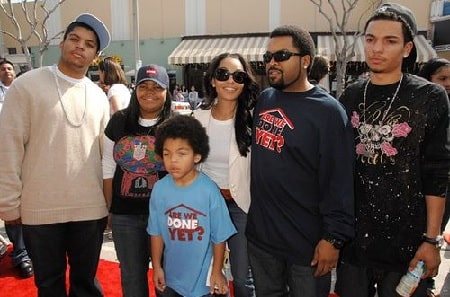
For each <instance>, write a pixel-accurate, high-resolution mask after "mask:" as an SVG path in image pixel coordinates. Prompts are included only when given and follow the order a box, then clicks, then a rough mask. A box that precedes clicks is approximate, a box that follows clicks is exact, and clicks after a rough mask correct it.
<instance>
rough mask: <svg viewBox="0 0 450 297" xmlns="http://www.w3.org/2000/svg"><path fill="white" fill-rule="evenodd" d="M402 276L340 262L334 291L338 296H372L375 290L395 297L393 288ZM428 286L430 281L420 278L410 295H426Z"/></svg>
mask: <svg viewBox="0 0 450 297" xmlns="http://www.w3.org/2000/svg"><path fill="white" fill-rule="evenodd" d="M405 273H406V270H405ZM402 276H403V273H399V272H391V271H385V270H381V269H372V268H367V267H358V266H355V265H351V264H349V263H346V262H341V263H340V264H339V266H338V268H337V281H336V286H335V291H336V293H338V294H339V296H340V297H373V296H374V294H375V292H377V293H378V296H379V297H397V296H398V294H397V293H396V292H395V288H396V287H397V285H398V283H399V282H400V279H401V277H402ZM375 285H376V288H375ZM428 287H430V282H429V281H428V280H422V281H421V282H420V283H419V286H418V287H417V288H416V290H415V291H414V294H413V295H411V296H412V297H423V296H427V288H428Z"/></svg>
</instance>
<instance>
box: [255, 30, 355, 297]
mask: <svg viewBox="0 0 450 297" xmlns="http://www.w3.org/2000/svg"><path fill="white" fill-rule="evenodd" d="M313 57H314V42H313V40H312V38H311V35H310V34H309V33H308V32H307V31H305V30H303V29H301V28H298V27H296V26H282V27H279V28H276V29H275V30H274V31H273V32H272V33H271V34H270V40H269V43H268V47H267V52H266V53H265V54H264V63H265V64H266V72H267V77H268V79H269V83H270V85H271V87H269V88H268V89H266V90H265V91H263V92H262V93H261V95H260V97H259V98H258V101H257V105H256V107H255V110H254V113H253V114H254V122H253V123H254V125H253V131H252V132H253V133H252V135H253V136H252V138H253V140H252V156H251V197H252V201H251V205H250V210H249V213H248V221H247V230H246V234H247V238H248V251H249V259H250V264H251V267H252V271H253V276H254V280H255V288H256V295H257V296H292V297H295V296H302V297H325V296H328V293H329V291H330V283H331V274H330V272H331V270H332V269H333V268H334V267H336V264H337V260H338V256H339V249H340V248H341V247H342V246H343V244H344V243H345V242H346V241H348V240H350V239H351V237H352V236H353V232H354V230H353V222H354V214H353V207H354V206H353V175H352V169H353V166H352V164H353V150H354V149H353V132H352V129H351V125H350V123H349V121H348V120H347V116H346V114H345V110H344V109H343V107H342V106H341V105H340V103H339V102H338V101H336V100H335V99H333V98H332V97H331V96H330V95H329V94H328V93H326V92H325V91H324V90H322V89H321V88H319V87H316V86H313V85H312V84H311V83H310V82H309V81H308V71H309V68H310V66H311V62H312V59H313Z"/></svg>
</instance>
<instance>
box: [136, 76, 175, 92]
mask: <svg viewBox="0 0 450 297" xmlns="http://www.w3.org/2000/svg"><path fill="white" fill-rule="evenodd" d="M147 80H150V81H153V82H155V83H157V84H158V85H159V86H160V87H161V88H164V89H167V86H166V85H165V84H163V83H161V82H160V81H159V80H157V79H154V78H151V77H146V78H143V79H141V80H140V81H139V82H138V83H137V84H136V85H139V84H141V83H143V82H144V81H147Z"/></svg>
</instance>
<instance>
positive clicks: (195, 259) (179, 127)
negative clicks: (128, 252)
mask: <svg viewBox="0 0 450 297" xmlns="http://www.w3.org/2000/svg"><path fill="white" fill-rule="evenodd" d="M155 150H156V153H157V154H158V155H160V156H162V158H163V161H164V166H165V168H166V169H167V171H168V172H169V174H168V175H166V176H165V177H164V178H163V179H162V180H160V181H158V182H157V183H156V184H155V187H154V189H153V191H152V196H151V199H150V207H149V208H150V211H149V212H150V217H149V220H148V227H147V231H148V234H149V235H150V237H151V252H152V265H153V281H154V283H155V287H156V295H157V296H159V297H181V296H211V295H212V294H214V296H216V294H226V293H227V292H228V283H227V281H226V278H225V276H224V275H223V274H222V267H223V262H224V252H225V242H226V240H227V239H228V238H229V237H230V236H232V235H233V234H234V233H236V229H235V228H234V226H233V223H232V222H231V219H230V215H229V213H228V209H227V206H226V205H225V201H224V199H223V198H222V195H221V194H220V191H219V188H218V187H217V185H216V184H215V183H214V182H213V181H212V180H211V179H210V178H209V177H208V176H207V175H205V174H204V173H201V172H199V171H197V169H196V165H197V164H199V163H200V162H202V161H204V160H206V158H207V156H208V153H209V145H208V135H207V134H206V130H205V128H203V127H202V125H201V124H200V123H199V121H198V120H196V119H195V118H193V117H190V116H183V115H178V116H174V117H172V118H171V119H169V120H167V121H165V122H164V123H162V124H161V126H160V127H158V130H157V132H156V142H155ZM208 268H209V269H208ZM208 294H211V295H208Z"/></svg>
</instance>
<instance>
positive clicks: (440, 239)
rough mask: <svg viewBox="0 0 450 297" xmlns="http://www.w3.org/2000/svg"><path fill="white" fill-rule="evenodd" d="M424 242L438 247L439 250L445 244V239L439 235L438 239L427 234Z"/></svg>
mask: <svg viewBox="0 0 450 297" xmlns="http://www.w3.org/2000/svg"><path fill="white" fill-rule="evenodd" d="M422 241H423V242H426V243H429V244H432V245H434V246H436V248H437V249H440V248H441V247H442V245H443V244H444V238H443V237H442V236H441V235H438V236H437V237H435V238H433V237H428V236H427V235H426V234H423V235H422Z"/></svg>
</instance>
